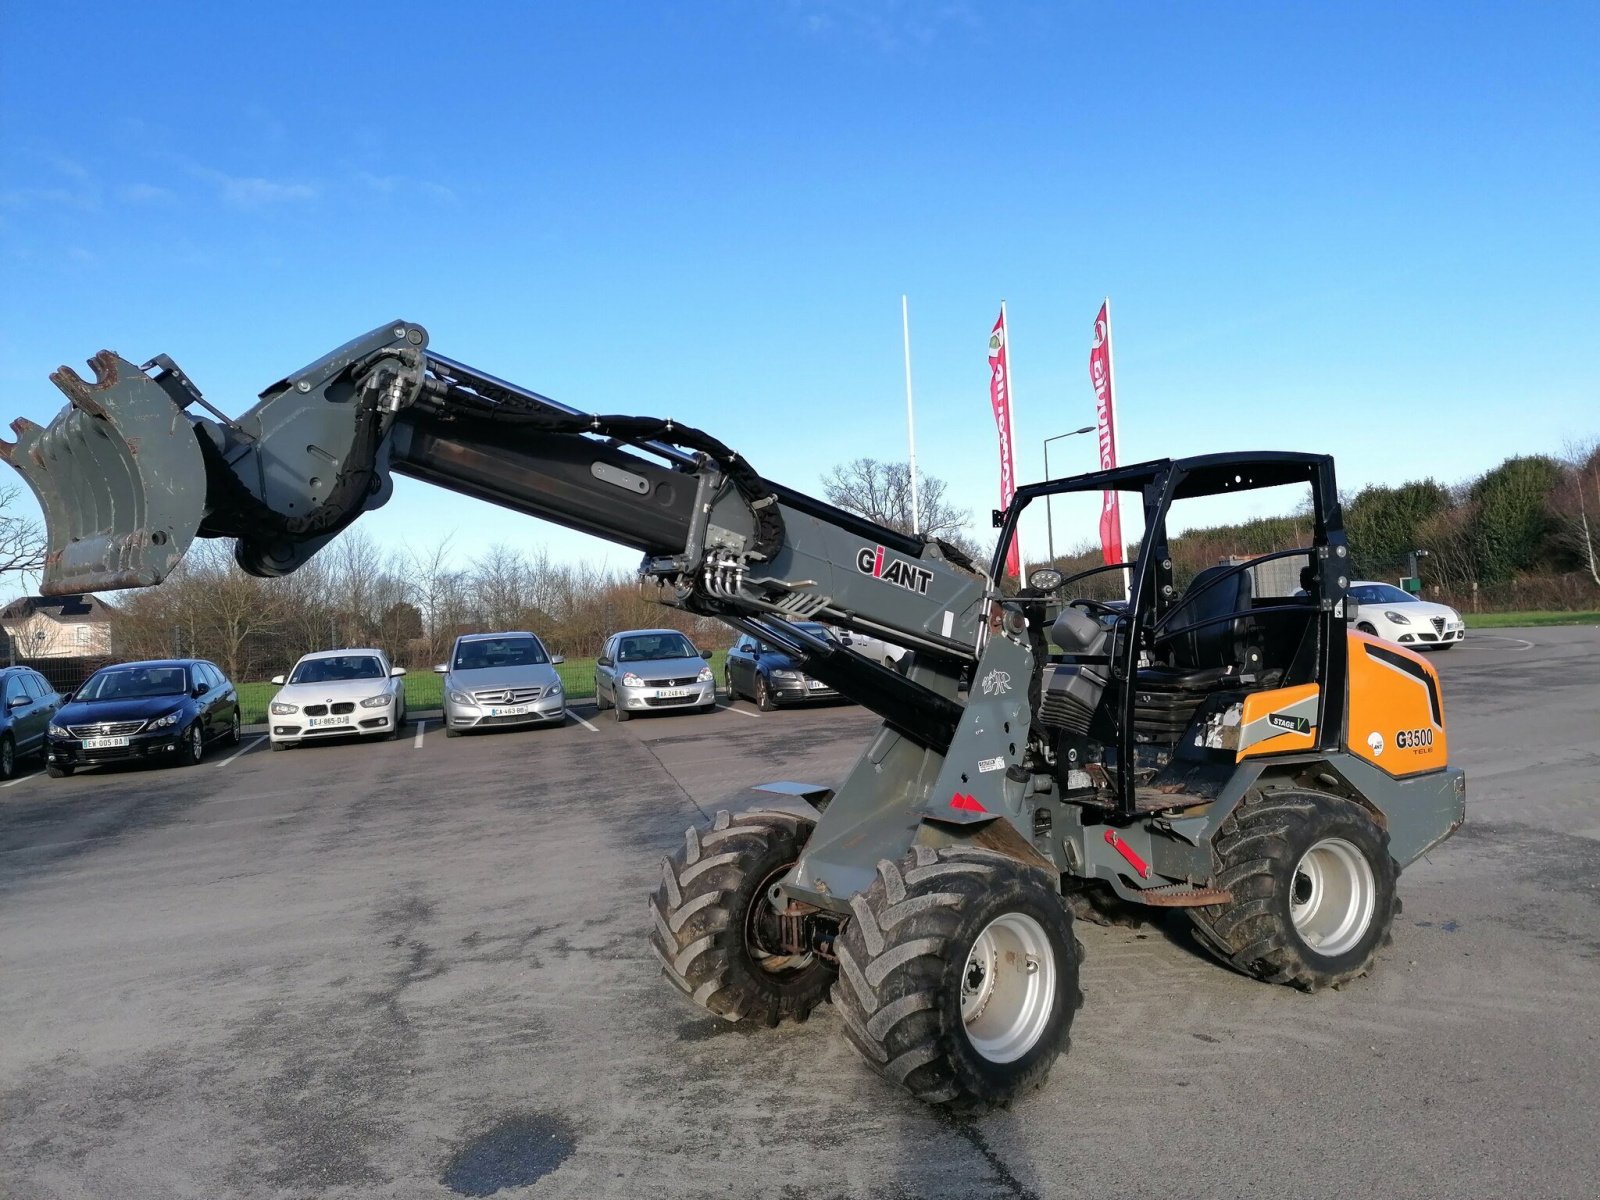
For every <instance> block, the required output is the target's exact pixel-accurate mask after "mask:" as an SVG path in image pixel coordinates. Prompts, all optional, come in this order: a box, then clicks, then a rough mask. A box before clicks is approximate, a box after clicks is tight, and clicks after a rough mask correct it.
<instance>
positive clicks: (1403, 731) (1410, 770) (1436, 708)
mask: <svg viewBox="0 0 1600 1200" xmlns="http://www.w3.org/2000/svg"><path fill="white" fill-rule="evenodd" d="M1349 636H1350V695H1349V702H1348V704H1347V706H1346V715H1345V728H1346V730H1347V737H1348V739H1349V740H1348V743H1347V744H1346V749H1348V750H1349V751H1350V753H1351V754H1354V755H1355V756H1356V757H1358V758H1364V759H1366V760H1367V761H1368V762H1369V763H1371V764H1372V765H1373V766H1375V767H1377V768H1378V769H1380V770H1382V771H1386V772H1387V773H1388V774H1390V775H1395V776H1405V775H1416V774H1419V773H1421V772H1423V771H1435V770H1438V769H1439V768H1440V767H1443V766H1444V765H1445V764H1446V763H1447V762H1448V760H1449V747H1448V745H1447V744H1446V741H1445V735H1444V701H1443V699H1442V697H1441V694H1440V691H1439V673H1438V672H1437V671H1435V670H1434V669H1433V665H1432V664H1431V663H1429V662H1427V661H1426V660H1425V659H1424V658H1422V656H1421V655H1419V654H1414V653H1412V652H1411V651H1409V650H1404V649H1402V648H1401V647H1399V646H1393V645H1390V644H1389V643H1388V642H1382V641H1379V640H1378V639H1377V638H1374V637H1368V636H1367V635H1366V634H1364V633H1351V634H1350V635H1349Z"/></svg>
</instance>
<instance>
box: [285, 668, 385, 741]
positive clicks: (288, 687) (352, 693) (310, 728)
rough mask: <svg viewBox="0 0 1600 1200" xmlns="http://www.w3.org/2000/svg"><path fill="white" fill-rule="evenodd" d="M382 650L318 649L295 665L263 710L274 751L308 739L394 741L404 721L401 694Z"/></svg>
mask: <svg viewBox="0 0 1600 1200" xmlns="http://www.w3.org/2000/svg"><path fill="white" fill-rule="evenodd" d="M405 673H406V669H405V668H404V667H396V666H391V665H390V663H389V658H388V656H387V655H386V654H384V652H383V651H382V650H320V651H318V652H317V653H315V654H308V655H306V656H305V657H304V658H302V659H301V660H300V661H299V662H297V663H295V665H294V670H292V671H290V672H289V675H288V677H287V678H285V677H284V676H282V675H275V676H273V679H272V682H273V683H276V684H280V685H281V686H282V690H280V691H279V692H278V694H277V695H276V696H274V697H273V698H272V703H271V705H270V706H269V707H268V714H267V728H268V731H269V733H270V735H271V737H272V748H273V749H274V750H287V749H289V747H290V746H294V745H298V744H299V743H300V742H302V741H306V740H308V739H312V738H324V737H349V736H351V735H352V734H363V735H366V736H369V737H394V736H395V735H396V734H397V733H399V732H400V727H401V726H402V725H404V724H405V722H406V693H405V687H404V685H403V684H402V683H401V682H400V676H402V675H404V674H405Z"/></svg>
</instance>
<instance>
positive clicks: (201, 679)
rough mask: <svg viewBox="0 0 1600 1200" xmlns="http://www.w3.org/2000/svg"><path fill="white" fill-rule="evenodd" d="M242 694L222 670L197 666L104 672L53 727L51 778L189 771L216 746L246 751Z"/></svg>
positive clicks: (161, 663)
mask: <svg viewBox="0 0 1600 1200" xmlns="http://www.w3.org/2000/svg"><path fill="white" fill-rule="evenodd" d="M239 732H240V730H239V694H238V692H237V691H235V690H234V686H233V684H232V683H230V682H229V681H228V678H227V677H226V676H225V675H223V673H222V671H221V670H220V669H218V667H217V666H216V664H215V663H210V662H207V661H205V660H204V659H195V658H164V659H157V660H154V661H151V662H133V663H120V664H118V665H117V666H114V667H102V668H101V669H100V670H98V671H96V672H95V673H94V674H93V675H91V676H89V678H88V679H87V680H85V681H84V684H83V686H82V687H80V688H79V689H78V690H77V691H75V692H73V693H72V695H71V696H70V697H68V699H67V703H66V705H65V706H64V707H63V708H62V709H61V711H60V712H58V713H57V714H56V717H55V720H54V721H53V722H51V724H50V748H49V752H48V757H47V759H46V763H45V765H46V769H47V770H48V771H49V772H50V775H51V777H52V778H56V779H59V778H61V777H62V776H64V775H71V774H72V772H73V771H75V770H77V768H79V767H88V766H94V765H96V764H99V763H108V762H128V761H137V760H142V759H162V760H165V761H167V762H172V763H177V764H179V765H182V766H188V765H191V764H193V763H197V762H199V761H200V760H201V759H202V758H203V757H205V752H206V747H207V746H208V745H210V744H211V743H212V742H215V741H222V742H225V743H226V744H228V745H230V746H236V745H238V744H239Z"/></svg>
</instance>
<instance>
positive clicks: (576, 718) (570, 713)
mask: <svg viewBox="0 0 1600 1200" xmlns="http://www.w3.org/2000/svg"><path fill="white" fill-rule="evenodd" d="M564 711H565V712H566V714H567V716H569V717H571V718H572V719H573V720H574V721H576V722H577V723H578V724H579V725H582V726H583V727H584V728H585V729H587V730H588V731H589V732H590V733H599V732H600V731H599V730H598V729H596V728H595V727H594V726H593V725H591V724H589V722H587V721H585V720H584V719H583V718H582V717H580V716H579V715H578V714H577V713H575V712H573V711H572V710H571V709H570V708H569V709H565V710H564Z"/></svg>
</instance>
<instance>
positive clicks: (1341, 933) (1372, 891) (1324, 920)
mask: <svg viewBox="0 0 1600 1200" xmlns="http://www.w3.org/2000/svg"><path fill="white" fill-rule="evenodd" d="M1377 898H1378V883H1377V877H1376V875H1375V874H1374V873H1373V870H1372V864H1371V863H1370V862H1368V861H1367V857H1366V855H1365V854H1363V853H1362V852H1361V850H1360V849H1359V848H1358V847H1357V846H1356V845H1355V844H1354V843H1353V842H1349V841H1346V840H1345V839H1344V838H1324V839H1323V840H1322V841H1320V842H1318V843H1316V844H1315V845H1314V846H1312V847H1311V848H1310V849H1309V850H1307V851H1306V852H1305V854H1304V855H1303V856H1302V857H1301V859H1300V861H1299V863H1298V864H1296V866H1295V869H1294V879H1293V881H1292V883H1291V885H1290V889H1289V916H1290V918H1291V920H1293V922H1294V930H1295V933H1296V934H1298V935H1299V937H1300V940H1301V941H1302V942H1304V943H1305V944H1306V946H1307V947H1309V948H1310V949H1311V950H1314V951H1316V953H1318V954H1321V955H1325V956H1326V957H1328V958H1336V957H1338V956H1339V955H1341V954H1345V953H1348V952H1349V951H1350V950H1351V949H1353V948H1354V947H1355V946H1356V945H1357V944H1359V943H1360V941H1361V939H1362V938H1363V937H1365V936H1366V934H1367V930H1368V929H1370V928H1371V927H1372V918H1373V914H1374V913H1375V912H1376V910H1377Z"/></svg>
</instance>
